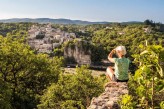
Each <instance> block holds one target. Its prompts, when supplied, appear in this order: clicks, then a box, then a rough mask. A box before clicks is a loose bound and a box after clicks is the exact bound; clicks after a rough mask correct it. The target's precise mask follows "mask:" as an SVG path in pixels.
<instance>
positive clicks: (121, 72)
mask: <svg viewBox="0 0 164 109" xmlns="http://www.w3.org/2000/svg"><path fill="white" fill-rule="evenodd" d="M114 62H115V72H114V74H115V76H116V78H117V79H118V80H128V79H129V77H128V69H129V63H130V60H129V59H128V58H125V57H123V58H114Z"/></svg>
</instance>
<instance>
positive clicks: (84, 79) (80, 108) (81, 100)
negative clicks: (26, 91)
mask: <svg viewBox="0 0 164 109" xmlns="http://www.w3.org/2000/svg"><path fill="white" fill-rule="evenodd" d="M103 80H104V79H98V78H94V77H93V76H92V75H91V72H90V71H89V70H88V69H87V68H86V66H82V67H79V68H76V73H75V74H61V75H60V78H59V81H58V83H57V84H52V85H51V86H50V87H48V88H47V90H45V93H44V95H43V96H41V104H39V105H38V108H39V109H53V108H56V109H60V108H61V109H65V108H68V109H84V108H86V107H87V106H88V105H89V104H90V101H91V98H92V97H94V96H98V95H99V94H100V93H101V92H102V91H103V82H104V81H103Z"/></svg>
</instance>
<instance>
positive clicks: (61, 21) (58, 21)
mask: <svg viewBox="0 0 164 109" xmlns="http://www.w3.org/2000/svg"><path fill="white" fill-rule="evenodd" d="M0 22H3V23H16V22H36V23H54V24H81V25H88V24H108V23H111V22H89V21H82V20H70V19H51V18H36V19H31V18H13V19H3V20H0Z"/></svg>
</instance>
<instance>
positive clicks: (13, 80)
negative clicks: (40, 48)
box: [0, 36, 62, 109]
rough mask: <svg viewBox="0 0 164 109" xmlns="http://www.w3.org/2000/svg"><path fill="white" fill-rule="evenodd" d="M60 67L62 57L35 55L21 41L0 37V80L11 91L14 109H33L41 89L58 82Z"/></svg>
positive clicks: (11, 102) (41, 91)
mask: <svg viewBox="0 0 164 109" xmlns="http://www.w3.org/2000/svg"><path fill="white" fill-rule="evenodd" d="M61 65H62V58H56V57H54V58H49V57H48V55H45V54H38V55H36V54H34V53H33V51H31V50H30V47H29V46H28V45H25V44H23V43H22V40H21V39H20V40H18V39H17V40H15V39H12V38H11V37H5V38H4V37H2V36H1V37H0V79H1V80H2V81H3V82H4V84H7V86H8V88H9V89H10V90H11V99H10V104H11V107H12V108H13V109H17V108H21V109H29V108H35V107H36V104H37V103H38V96H39V95H41V94H42V93H43V90H44V89H46V87H47V86H48V85H50V83H52V82H53V83H55V82H57V81H58V75H59V73H60V72H61ZM6 91H7V90H6ZM3 96H4V97H5V94H4V95H3Z"/></svg>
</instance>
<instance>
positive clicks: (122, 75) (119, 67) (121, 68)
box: [106, 46, 130, 82]
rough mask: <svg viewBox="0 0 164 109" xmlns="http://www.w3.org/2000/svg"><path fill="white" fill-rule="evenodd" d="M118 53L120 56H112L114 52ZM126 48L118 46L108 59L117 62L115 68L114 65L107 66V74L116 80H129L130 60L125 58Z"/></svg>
mask: <svg viewBox="0 0 164 109" xmlns="http://www.w3.org/2000/svg"><path fill="white" fill-rule="evenodd" d="M114 53H116V55H117V56H118V58H112V56H113V54H114ZM125 54H126V48H125V46H118V47H116V48H115V49H113V50H112V51H111V52H110V53H109V55H108V60H109V61H110V62H112V63H114V64H115V66H114V70H113V68H112V67H108V68H107V70H106V71H107V72H106V76H107V77H108V78H109V79H110V80H111V81H115V82H127V81H128V79H129V78H128V69H129V63H130V60H129V59H128V58H125Z"/></svg>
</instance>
